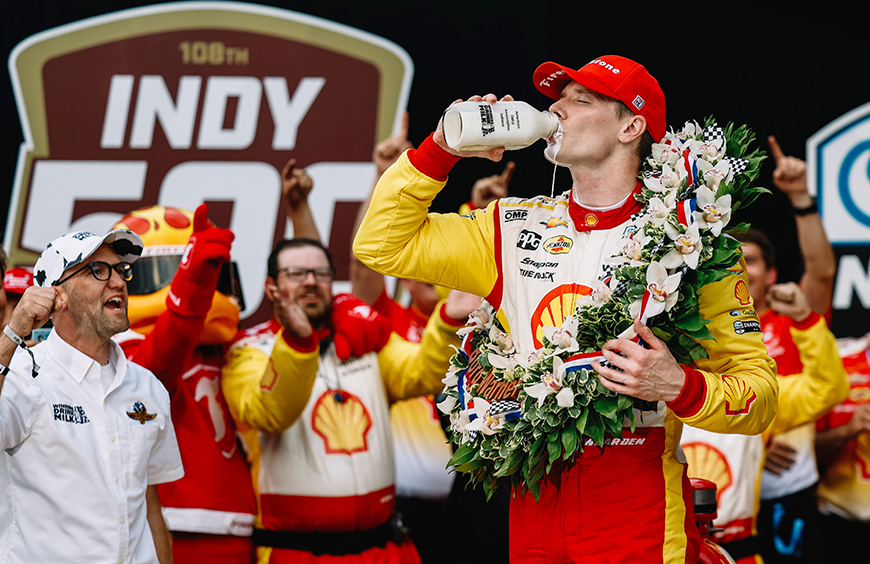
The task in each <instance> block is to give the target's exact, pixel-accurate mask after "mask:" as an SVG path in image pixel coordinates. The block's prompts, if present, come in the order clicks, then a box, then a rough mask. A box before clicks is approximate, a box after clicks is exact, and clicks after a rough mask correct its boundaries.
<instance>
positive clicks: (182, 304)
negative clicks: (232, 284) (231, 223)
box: [166, 204, 235, 315]
mask: <svg viewBox="0 0 870 564" xmlns="http://www.w3.org/2000/svg"><path fill="white" fill-rule="evenodd" d="M233 239H235V235H233V232H232V231H230V230H229V229H221V228H219V227H212V226H209V223H208V204H202V205H200V206H199V207H198V208H196V211H195V212H194V214H193V234H192V235H191V236H190V240H189V242H188V244H187V248H185V249H184V255H183V256H182V257H181V264H180V265H179V267H178V272H176V273H175V277H174V278H173V279H172V286H170V288H169V296H168V297H167V298H166V305H167V307H169V309H172V310H174V311H177V312H180V313H186V314H189V315H205V314H206V313H207V312H208V310H209V309H210V308H211V301H212V298H213V296H214V293H215V290H216V289H217V282H218V277H219V276H220V272H221V266H222V265H223V263H224V262H227V261H229V260H230V247H231V246H232V243H233Z"/></svg>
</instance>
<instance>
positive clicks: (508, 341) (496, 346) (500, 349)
mask: <svg viewBox="0 0 870 564" xmlns="http://www.w3.org/2000/svg"><path fill="white" fill-rule="evenodd" d="M489 340H490V342H489V343H487V344H486V346H487V347H489V348H490V349H492V350H494V351H495V352H497V353H499V354H501V355H508V354H511V353H513V352H514V340H513V338H511V334H510V333H505V332H504V331H502V330H500V329H499V328H498V327H497V326H496V325H495V324H493V325H492V326H491V327H490V328H489Z"/></svg>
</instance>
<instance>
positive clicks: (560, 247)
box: [544, 235, 574, 255]
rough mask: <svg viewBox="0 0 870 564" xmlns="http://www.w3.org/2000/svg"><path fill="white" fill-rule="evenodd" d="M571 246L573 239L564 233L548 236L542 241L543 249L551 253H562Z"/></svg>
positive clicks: (566, 251) (567, 250)
mask: <svg viewBox="0 0 870 564" xmlns="http://www.w3.org/2000/svg"><path fill="white" fill-rule="evenodd" d="M573 246H574V241H572V240H571V238H570V237H566V236H565V235H556V236H555V237H550V238H549V239H547V240H546V241H545V242H544V250H545V251H547V252H548V253H550V254H551V255H564V254H566V253H569V252H570V251H571V247H573Z"/></svg>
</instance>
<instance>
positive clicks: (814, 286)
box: [767, 135, 837, 315]
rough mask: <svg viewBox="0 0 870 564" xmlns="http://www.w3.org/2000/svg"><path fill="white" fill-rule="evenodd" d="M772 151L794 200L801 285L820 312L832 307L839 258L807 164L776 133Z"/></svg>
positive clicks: (778, 177) (777, 174) (776, 175)
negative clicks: (814, 195) (821, 214)
mask: <svg viewBox="0 0 870 564" xmlns="http://www.w3.org/2000/svg"><path fill="white" fill-rule="evenodd" d="M767 141H768V143H769V144H770V152H771V154H772V155H773V158H774V159H775V160H776V170H774V172H773V183H774V184H775V185H776V187H777V188H779V189H780V190H781V191H782V192H783V193H784V194H785V195H786V196H788V198H789V200H790V201H791V205H792V207H793V208H794V216H795V224H796V226H797V233H798V244H799V245H800V249H801V255H802V256H803V261H804V274H803V277H802V278H801V288H802V289H803V291H804V292H806V295H807V299H808V300H809V304H810V307H811V308H812V310H813V311H815V312H816V313H818V314H820V315H825V314H827V313H828V311H829V310H830V309H831V299H832V296H833V292H834V276H835V274H836V269H837V266H836V261H835V258H834V249H833V248H832V247H831V243H830V242H829V241H828V237H827V235H825V229H824V227H822V219H821V217H819V213H818V210H817V209H816V208H815V202H814V201H813V199H812V197H811V196H810V194H809V192H808V191H807V165H806V163H805V162H804V161H802V160H800V159H797V158H795V157H789V156H786V155H785V154H784V153H783V152H782V149H781V148H780V146H779V143H777V141H776V138H775V137H774V136H772V135H771V136H770V137H768V138H767Z"/></svg>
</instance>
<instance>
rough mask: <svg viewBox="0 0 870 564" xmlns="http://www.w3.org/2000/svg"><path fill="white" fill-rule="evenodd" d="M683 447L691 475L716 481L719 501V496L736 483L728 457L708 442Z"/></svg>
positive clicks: (691, 476)
mask: <svg viewBox="0 0 870 564" xmlns="http://www.w3.org/2000/svg"><path fill="white" fill-rule="evenodd" d="M682 447H683V452H684V453H685V454H686V461H687V462H688V463H689V477H690V478H703V479H704V480H710V481H711V482H714V483H715V484H716V501H719V499H720V497H719V496H721V495H722V493H723V492H724V491H725V490H727V489H728V488H730V487H731V485H732V484H733V483H734V478H733V476H732V474H731V466H729V464H728V459H727V458H725V455H724V454H722V452H721V451H720V450H719V449H717V448H716V447H714V446H713V445H709V444H707V443H701V442H693V443H686V444H684V445H682Z"/></svg>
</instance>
